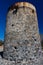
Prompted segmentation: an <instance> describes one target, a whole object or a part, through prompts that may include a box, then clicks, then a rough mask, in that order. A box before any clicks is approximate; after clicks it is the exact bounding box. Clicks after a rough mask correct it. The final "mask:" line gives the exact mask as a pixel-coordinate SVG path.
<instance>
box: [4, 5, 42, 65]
mask: <svg viewBox="0 0 43 65" xmlns="http://www.w3.org/2000/svg"><path fill="white" fill-rule="evenodd" d="M3 57H4V58H5V59H7V60H10V61H15V63H16V65H33V64H34V65H35V64H36V65H38V64H40V58H41V44H40V36H39V30H38V22H37V15H36V10H34V9H33V8H29V7H26V6H25V7H23V6H22V7H19V8H18V9H15V8H14V9H13V10H9V12H8V14H7V23H6V33H5V43H4V54H3Z"/></svg>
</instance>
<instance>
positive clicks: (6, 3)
mask: <svg viewBox="0 0 43 65" xmlns="http://www.w3.org/2000/svg"><path fill="white" fill-rule="evenodd" d="M21 1H26V2H30V3H32V4H33V5H34V6H35V7H36V10H37V17H38V25H39V32H40V34H43V0H0V40H4V34H5V26H6V15H7V10H8V8H9V7H10V6H11V5H12V4H13V3H16V2H21Z"/></svg>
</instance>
